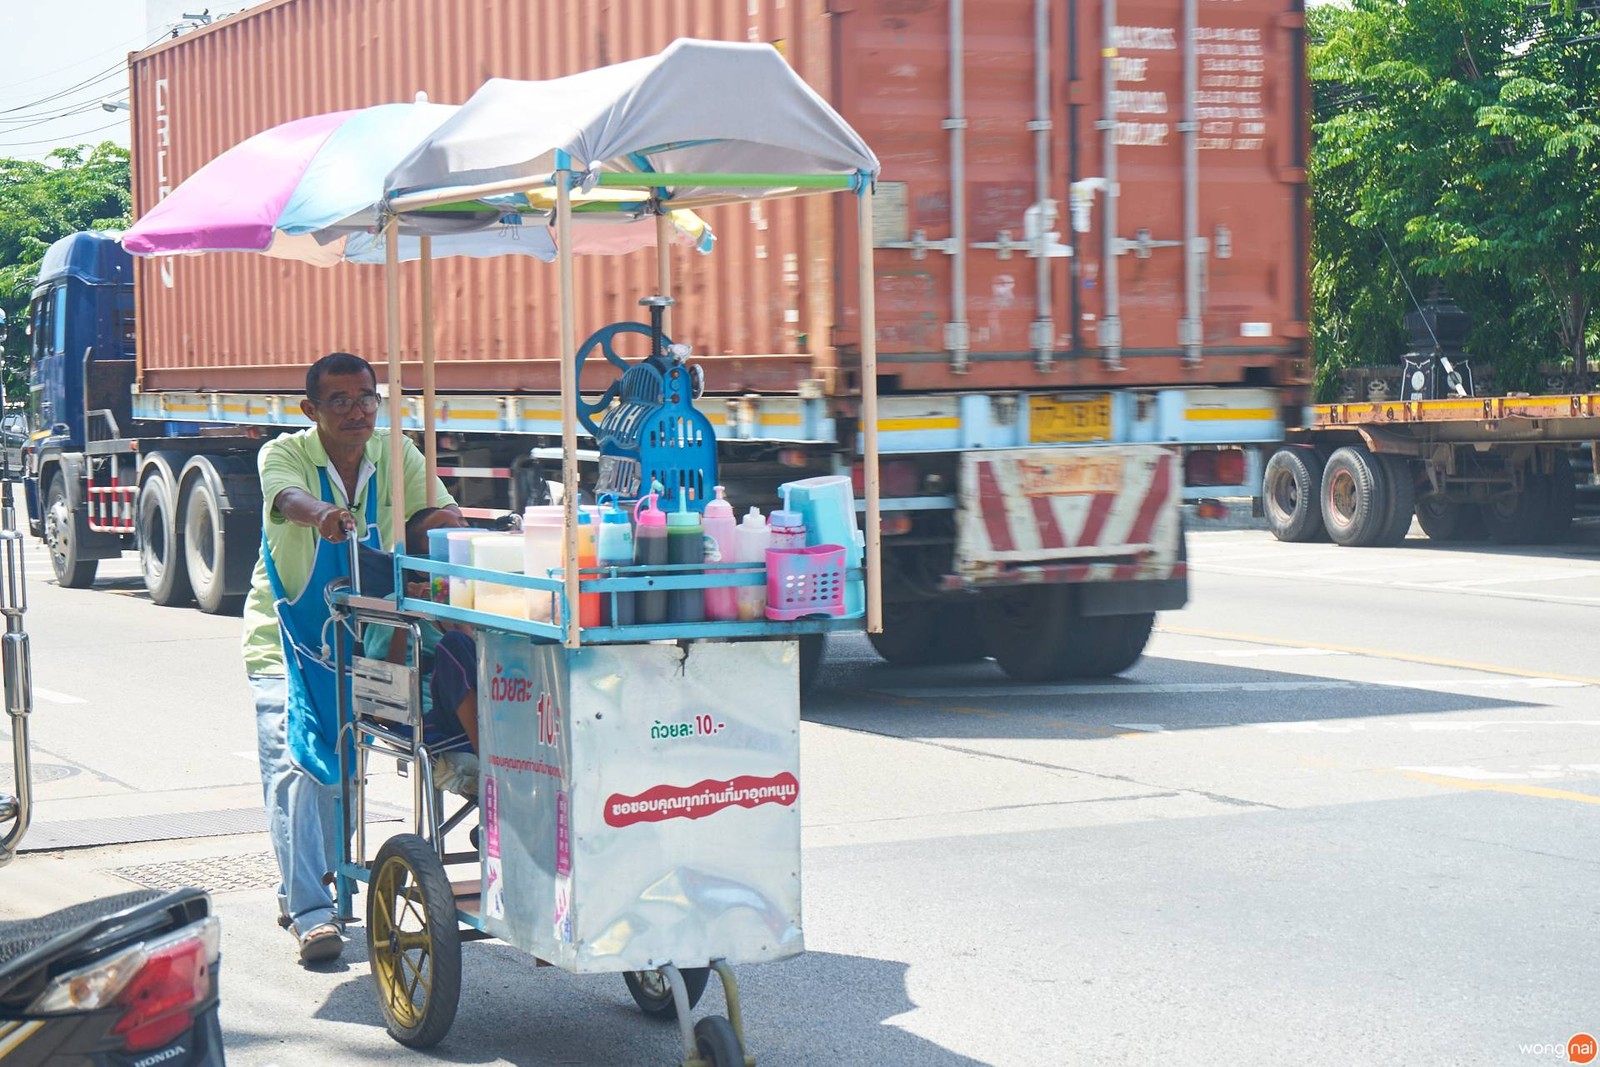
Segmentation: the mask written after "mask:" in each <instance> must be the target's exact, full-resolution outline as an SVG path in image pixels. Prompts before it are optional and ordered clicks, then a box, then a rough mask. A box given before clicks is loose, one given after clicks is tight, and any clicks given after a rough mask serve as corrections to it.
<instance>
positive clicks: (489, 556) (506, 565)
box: [472, 533, 529, 619]
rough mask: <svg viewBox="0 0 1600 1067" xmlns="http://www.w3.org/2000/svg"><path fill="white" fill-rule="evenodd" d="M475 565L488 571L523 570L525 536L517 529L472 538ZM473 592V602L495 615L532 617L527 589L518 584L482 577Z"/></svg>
mask: <svg viewBox="0 0 1600 1067" xmlns="http://www.w3.org/2000/svg"><path fill="white" fill-rule="evenodd" d="M472 565H473V566H474V567H478V568H480V569H482V570H486V571H503V572H505V573H507V574H521V573H522V538H521V537H519V536H518V535H516V534H514V533H490V534H488V535H487V536H484V537H475V538H473V539H472ZM476 586H477V587H476V588H475V589H474V590H473V592H472V606H473V608H474V609H475V610H477V611H484V612H488V613H489V614H491V615H504V616H506V617H507V618H511V619H526V618H528V617H529V616H528V607H529V604H528V595H527V590H526V589H523V588H522V587H521V586H515V585H496V584H495V583H493V582H486V581H482V580H479V581H478V582H477V583H476Z"/></svg>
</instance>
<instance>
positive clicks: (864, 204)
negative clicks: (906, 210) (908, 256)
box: [856, 185, 883, 634]
mask: <svg viewBox="0 0 1600 1067" xmlns="http://www.w3.org/2000/svg"><path fill="white" fill-rule="evenodd" d="M856 239H857V241H858V242H859V244H860V251H859V252H858V254H857V256H856V259H857V260H858V261H859V262H860V269H861V285H860V288H861V295H860V299H859V303H860V309H859V315H860V324H861V464H862V467H863V468H864V470H863V472H862V473H863V478H862V481H863V482H865V486H866V491H867V561H866V562H867V632H868V633H874V634H878V633H882V632H883V561H882V554H883V526H882V523H881V522H880V521H879V499H878V330H877V322H878V312H877V304H878V302H877V292H876V284H875V276H874V271H873V265H872V187H871V186H870V185H869V186H868V187H867V188H866V189H864V190H862V192H861V193H860V195H858V196H857V197H856Z"/></svg>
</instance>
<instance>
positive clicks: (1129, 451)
mask: <svg viewBox="0 0 1600 1067" xmlns="http://www.w3.org/2000/svg"><path fill="white" fill-rule="evenodd" d="M1182 495H1183V472H1182V467H1181V466H1180V459H1179V456H1178V453H1177V451H1176V450H1175V449H1170V448H1166V447H1163V446H1160V445H1107V446H1098V445H1097V446H1091V447H1083V448H1021V449H1008V450H1005V451H996V452H972V453H967V454H966V455H964V456H963V457H962V461H961V512H960V514H959V516H958V518H957V528H956V559H955V569H956V576H957V577H958V578H959V579H961V580H963V581H966V582H970V583H976V584H983V583H990V582H1014V581H1019V580H1020V581H1028V580H1035V581H1037V580H1044V581H1061V580H1071V581H1140V580H1153V579H1162V578H1172V577H1177V576H1178V572H1177V565H1178V542H1179V518H1178V507H1179V503H1180V501H1181V499H1182Z"/></svg>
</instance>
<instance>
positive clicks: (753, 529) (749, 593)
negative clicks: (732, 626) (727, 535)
mask: <svg viewBox="0 0 1600 1067" xmlns="http://www.w3.org/2000/svg"><path fill="white" fill-rule="evenodd" d="M706 506H707V507H710V505H709V504H708V505H706ZM734 540H735V543H736V544H737V545H738V550H737V554H736V558H737V559H738V561H739V562H740V563H760V564H762V565H763V566H765V564H766V562H767V549H768V548H770V547H771V546H772V530H771V528H770V527H768V526H767V520H766V519H764V518H762V517H761V509H760V508H751V509H750V511H749V513H748V514H746V515H745V517H744V521H743V522H741V523H740V524H739V528H738V530H736V531H735V537H734ZM737 592H738V594H739V597H738V601H739V621H740V622H756V621H759V620H763V619H765V618H766V617H767V586H766V583H765V582H763V583H762V584H760V585H742V586H740V587H739V589H738V590H737Z"/></svg>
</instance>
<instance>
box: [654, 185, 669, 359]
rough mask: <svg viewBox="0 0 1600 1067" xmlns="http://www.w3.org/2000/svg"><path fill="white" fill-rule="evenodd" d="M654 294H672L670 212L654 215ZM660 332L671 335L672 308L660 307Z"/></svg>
mask: <svg viewBox="0 0 1600 1067" xmlns="http://www.w3.org/2000/svg"><path fill="white" fill-rule="evenodd" d="M656 295H657V296H665V297H670V296H672V214H671V212H669V211H666V210H665V209H663V210H662V211H660V212H659V213H658V214H657V215H656ZM661 332H662V333H664V334H666V335H667V336H668V337H671V336H672V308H671V307H664V308H662V309H661Z"/></svg>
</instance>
